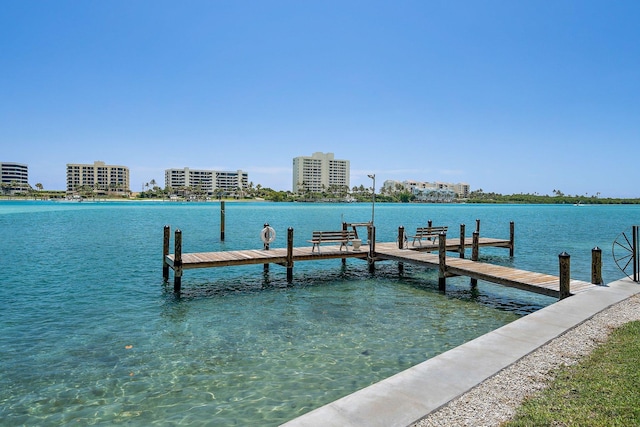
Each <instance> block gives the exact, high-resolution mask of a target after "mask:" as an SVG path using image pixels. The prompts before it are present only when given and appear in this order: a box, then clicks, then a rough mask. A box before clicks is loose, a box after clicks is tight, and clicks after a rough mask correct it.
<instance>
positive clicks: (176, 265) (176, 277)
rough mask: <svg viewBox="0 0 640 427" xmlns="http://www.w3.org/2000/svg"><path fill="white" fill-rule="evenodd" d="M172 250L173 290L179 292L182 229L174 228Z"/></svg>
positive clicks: (180, 282) (180, 283) (180, 284)
mask: <svg viewBox="0 0 640 427" xmlns="http://www.w3.org/2000/svg"><path fill="white" fill-rule="evenodd" d="M173 243H174V250H173V257H174V258H173V292H175V293H180V288H181V287H182V231H181V230H180V229H177V230H176V233H175V237H174V242H173Z"/></svg>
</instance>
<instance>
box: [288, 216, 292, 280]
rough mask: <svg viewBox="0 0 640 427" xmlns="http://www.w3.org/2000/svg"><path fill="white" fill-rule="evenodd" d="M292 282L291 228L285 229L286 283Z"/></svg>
mask: <svg viewBox="0 0 640 427" xmlns="http://www.w3.org/2000/svg"><path fill="white" fill-rule="evenodd" d="M291 282H293V228H292V227H289V228H288V229H287V283H291Z"/></svg>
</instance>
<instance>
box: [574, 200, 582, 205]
mask: <svg viewBox="0 0 640 427" xmlns="http://www.w3.org/2000/svg"><path fill="white" fill-rule="evenodd" d="M573 206H582V202H581V201H578V202H577V203H576V204H574V205H573Z"/></svg>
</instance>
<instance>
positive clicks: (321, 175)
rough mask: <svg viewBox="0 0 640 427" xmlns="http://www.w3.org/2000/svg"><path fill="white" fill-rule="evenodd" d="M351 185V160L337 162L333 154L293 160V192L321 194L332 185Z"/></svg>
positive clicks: (315, 154) (319, 154)
mask: <svg viewBox="0 0 640 427" xmlns="http://www.w3.org/2000/svg"><path fill="white" fill-rule="evenodd" d="M349 183H350V164H349V160H336V159H334V155H333V153H326V154H325V153H313V155H312V156H310V157H309V156H301V157H295V158H294V159H293V192H294V193H299V192H302V191H311V192H314V193H320V192H322V191H323V190H326V189H328V188H329V187H330V186H332V185H337V186H341V187H342V186H346V187H347V188H349Z"/></svg>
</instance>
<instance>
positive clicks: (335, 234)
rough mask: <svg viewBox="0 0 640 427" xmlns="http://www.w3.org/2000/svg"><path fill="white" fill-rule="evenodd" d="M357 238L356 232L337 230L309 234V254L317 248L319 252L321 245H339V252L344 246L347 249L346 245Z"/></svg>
mask: <svg viewBox="0 0 640 427" xmlns="http://www.w3.org/2000/svg"><path fill="white" fill-rule="evenodd" d="M356 237H357V235H356V232H355V231H353V230H339V231H314V232H313V233H312V234H311V240H309V241H308V242H310V243H313V247H312V248H311V252H313V251H314V250H315V248H316V247H317V248H318V252H320V244H321V243H340V250H342V247H343V246H344V248H345V250H346V249H347V244H348V243H349V242H350V241H352V240H353V239H355V238H356Z"/></svg>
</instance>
